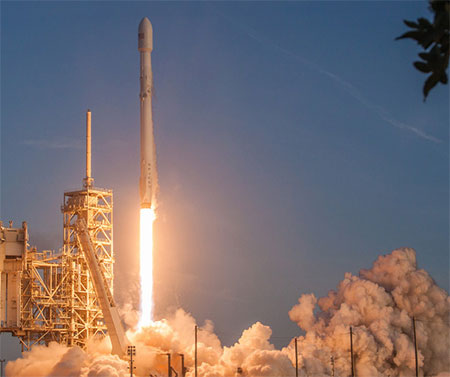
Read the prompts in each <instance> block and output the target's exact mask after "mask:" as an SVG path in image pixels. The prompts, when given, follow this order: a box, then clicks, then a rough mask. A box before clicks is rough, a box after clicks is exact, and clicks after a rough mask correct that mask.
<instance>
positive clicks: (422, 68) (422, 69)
mask: <svg viewBox="0 0 450 377" xmlns="http://www.w3.org/2000/svg"><path fill="white" fill-rule="evenodd" d="M414 67H416V69H418V70H419V71H420V72H423V73H429V72H431V68H430V67H429V66H428V64H426V63H424V62H414Z"/></svg>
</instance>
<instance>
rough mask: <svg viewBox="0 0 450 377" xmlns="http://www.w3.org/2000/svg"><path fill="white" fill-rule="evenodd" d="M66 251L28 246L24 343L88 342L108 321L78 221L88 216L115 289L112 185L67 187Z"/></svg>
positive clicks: (100, 259)
mask: <svg viewBox="0 0 450 377" xmlns="http://www.w3.org/2000/svg"><path fill="white" fill-rule="evenodd" d="M61 210H62V212H63V234H64V244H63V248H62V251H61V252H60V253H58V254H55V253H53V252H50V251H43V252H38V251H37V250H35V249H31V250H28V251H27V253H26V256H25V258H24V259H23V270H22V271H23V273H22V281H21V300H20V301H21V330H20V331H17V332H16V333H15V335H17V336H18V337H19V339H20V341H21V343H22V346H23V347H24V348H26V349H29V348H30V347H31V346H32V345H33V344H36V343H45V344H48V342H50V341H52V340H54V341H57V342H59V343H62V344H67V345H77V346H80V347H82V348H83V347H85V346H86V343H87V341H88V339H90V338H92V337H94V336H97V335H103V334H105V332H106V326H105V323H104V320H103V315H102V311H101V309H100V305H99V302H98V298H97V294H96V292H95V289H94V285H93V282H92V279H91V276H90V272H89V269H88V266H87V263H86V258H85V256H84V254H83V252H82V251H81V249H80V248H79V245H78V241H77V237H76V230H75V222H76V220H77V219H78V218H82V219H84V220H85V221H86V224H87V227H88V231H89V234H90V237H91V241H92V244H93V246H94V249H95V253H96V256H97V260H98V262H99V265H100V268H101V271H102V273H103V276H104V281H105V284H106V285H107V286H108V289H109V290H110V292H111V294H112V291H113V278H114V274H113V265H114V255H113V217H112V215H113V196H112V191H111V190H105V189H98V188H90V187H89V188H86V189H84V190H80V191H72V192H66V193H64V204H63V205H62V207H61Z"/></svg>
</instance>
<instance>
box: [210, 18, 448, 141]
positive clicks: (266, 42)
mask: <svg viewBox="0 0 450 377" xmlns="http://www.w3.org/2000/svg"><path fill="white" fill-rule="evenodd" d="M215 12H216V13H217V14H218V15H219V16H221V17H223V18H224V19H226V20H227V21H229V22H230V23H231V24H234V25H236V26H237V27H238V28H240V29H241V30H242V31H243V32H244V33H245V34H246V35H247V36H248V37H250V38H252V39H254V40H255V41H257V42H258V43H260V44H261V45H263V46H270V47H271V48H272V49H274V50H277V51H279V52H282V53H283V54H285V55H288V56H290V57H291V58H293V59H295V60H297V61H299V62H300V63H302V64H304V65H305V66H307V67H309V68H311V69H312V70H314V71H316V72H318V73H320V74H322V75H325V76H327V77H328V78H330V79H331V80H333V81H334V82H335V83H337V84H338V85H339V86H340V87H341V88H342V89H344V90H345V91H346V92H347V93H348V94H350V96H352V97H353V98H354V99H355V100H357V101H358V102H359V103H361V104H362V105H363V106H365V107H366V108H368V109H369V110H371V111H373V112H374V113H375V114H376V115H377V116H378V117H380V118H381V119H382V120H384V121H385V122H386V123H388V124H390V125H391V126H393V127H396V128H399V129H402V130H405V131H408V132H412V133H414V134H416V136H418V137H420V138H422V139H425V140H428V141H431V142H433V143H442V140H441V139H439V138H437V137H435V136H433V135H430V134H428V133H426V132H425V131H423V130H421V129H419V128H417V127H414V126H412V125H409V124H406V123H403V122H401V121H399V120H397V119H395V118H394V117H393V116H392V115H391V114H389V112H388V111H387V110H386V109H384V108H383V107H381V106H380V105H377V104H375V103H374V102H372V101H370V100H368V99H367V98H366V97H365V96H364V95H363V94H362V93H361V92H360V91H359V90H358V89H357V88H356V87H355V86H354V85H353V84H352V83H350V82H348V81H346V80H344V79H343V78H342V77H340V76H338V75H336V74H334V73H332V72H330V71H327V70H325V69H323V68H321V67H320V66H318V65H317V64H315V63H313V62H311V61H310V60H308V59H305V58H304V57H303V56H301V55H299V54H296V53H294V52H292V51H290V50H287V49H285V48H283V47H281V46H279V45H278V44H277V43H275V42H273V41H271V40H270V39H268V38H265V37H262V36H261V35H260V34H259V33H258V32H257V31H256V30H254V29H253V28H251V27H250V26H248V25H244V24H242V23H239V22H237V21H236V20H235V19H231V18H229V17H228V16H226V15H225V14H223V13H222V12H220V11H217V10H215Z"/></svg>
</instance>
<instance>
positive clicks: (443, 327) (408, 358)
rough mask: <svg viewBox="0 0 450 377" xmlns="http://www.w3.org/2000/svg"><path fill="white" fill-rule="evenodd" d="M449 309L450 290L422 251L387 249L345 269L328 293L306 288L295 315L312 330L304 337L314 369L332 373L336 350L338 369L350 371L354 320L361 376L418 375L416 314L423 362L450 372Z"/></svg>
mask: <svg viewBox="0 0 450 377" xmlns="http://www.w3.org/2000/svg"><path fill="white" fill-rule="evenodd" d="M317 305H318V308H317ZM449 308H450V299H449V296H448V294H447V292H445V291H444V290H443V289H441V288H439V287H438V286H437V285H436V284H435V283H434V281H433V279H432V278H431V277H430V275H428V273H427V272H426V271H424V270H418V269H417V265H416V253H415V252H414V250H412V249H400V250H395V251H393V252H392V253H391V254H389V255H386V256H380V257H379V258H378V259H377V260H376V261H375V263H374V265H373V267H372V269H370V270H361V271H360V274H359V276H353V275H352V274H350V273H347V274H345V279H344V280H343V281H341V282H340V284H339V286H338V289H337V291H330V292H329V293H328V296H327V297H322V298H320V299H319V300H317V299H316V297H315V296H314V295H313V294H311V295H303V296H302V297H300V299H299V304H297V305H296V306H294V307H293V308H292V309H291V311H290V312H289V316H290V318H291V319H292V320H293V321H294V322H297V323H298V325H299V326H300V327H301V328H302V329H303V330H305V332H306V335H305V336H302V337H300V339H299V342H298V344H299V349H300V351H299V353H300V355H301V365H302V368H303V369H304V370H305V371H307V372H308V375H310V376H311V375H329V374H330V373H331V362H330V359H331V357H333V358H334V360H335V369H336V375H341V376H347V375H349V374H350V368H351V364H350V362H349V358H350V355H349V349H350V338H349V327H350V326H352V327H353V333H354V336H353V342H354V345H353V348H354V354H355V368H356V375H357V376H413V375H415V356H414V342H413V329H412V316H415V318H416V332H417V341H418V348H419V357H418V358H419V367H420V369H421V372H422V373H423V374H425V375H427V376H430V375H433V376H434V375H437V374H438V373H440V372H450V358H449V356H450V355H449V352H450V351H449V350H450V327H449V319H450V318H449V314H450V311H449ZM317 309H319V310H317Z"/></svg>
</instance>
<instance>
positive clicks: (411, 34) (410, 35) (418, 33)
mask: <svg viewBox="0 0 450 377" xmlns="http://www.w3.org/2000/svg"><path fill="white" fill-rule="evenodd" d="M422 34H423V32H422V31H418V30H413V31H407V32H406V33H404V34H402V35H400V37H397V38H395V39H396V40H398V39H405V38H411V39H415V40H416V41H419V39H421V38H422Z"/></svg>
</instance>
